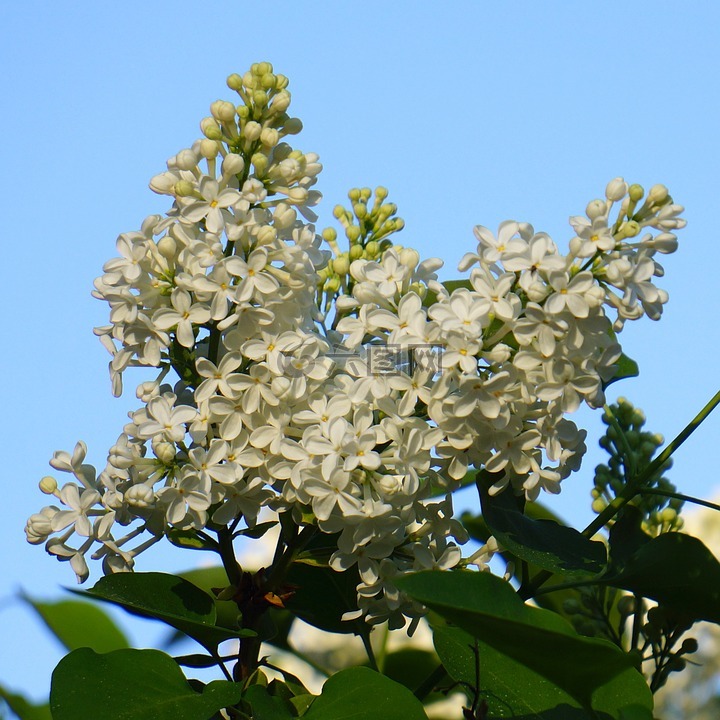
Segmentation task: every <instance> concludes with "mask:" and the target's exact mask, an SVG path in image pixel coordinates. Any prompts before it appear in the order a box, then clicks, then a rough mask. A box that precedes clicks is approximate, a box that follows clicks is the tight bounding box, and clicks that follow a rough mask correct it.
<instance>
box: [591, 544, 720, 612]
mask: <svg viewBox="0 0 720 720" xmlns="http://www.w3.org/2000/svg"><path fill="white" fill-rule="evenodd" d="M602 580H603V582H605V583H607V584H608V585H612V586H613V587H619V588H623V589H624V590H629V591H630V592H632V593H636V594H637V595H641V596H642V597H647V598H651V599H653V600H656V601H657V602H658V603H660V604H661V605H664V606H667V607H670V608H673V609H674V610H676V611H677V612H680V613H682V614H683V615H685V616H687V617H688V618H689V619H692V620H708V621H709V622H714V623H719V624H720V563H719V562H718V561H717V559H716V558H715V556H714V555H713V554H712V552H710V550H709V549H708V548H707V547H706V546H705V545H704V544H703V543H702V542H701V541H700V540H698V538H696V537H693V536H692V535H685V534H684V533H679V532H670V533H663V534H662V535H658V537H656V538H653V539H651V540H650V541H649V542H646V543H644V544H642V545H640V547H639V548H638V549H637V550H636V551H635V552H634V553H633V554H632V555H631V556H630V557H627V558H625V560H624V562H623V564H622V566H621V569H620V570H619V571H617V572H615V573H612V574H610V575H608V576H607V577H605V578H603V579H602Z"/></svg>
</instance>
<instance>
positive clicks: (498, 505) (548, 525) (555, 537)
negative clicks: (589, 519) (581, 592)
mask: <svg viewBox="0 0 720 720" xmlns="http://www.w3.org/2000/svg"><path fill="white" fill-rule="evenodd" d="M477 477H478V479H477V486H478V491H479V493H480V503H481V505H482V511H483V520H484V521H485V523H487V526H488V529H489V530H490V531H491V532H492V534H493V535H494V536H495V538H496V539H497V540H498V542H499V543H500V544H501V545H502V546H503V547H505V548H506V549H507V550H508V551H510V552H511V553H512V554H513V555H515V556H516V557H518V558H520V559H521V560H525V561H527V562H529V563H531V564H533V565H534V566H536V567H538V568H542V569H543V570H549V571H550V572H553V573H558V574H561V575H564V576H566V577H568V578H570V579H581V578H587V577H592V576H594V575H599V574H600V573H601V572H603V571H604V570H605V569H606V567H607V551H606V550H605V545H604V544H603V543H601V542H596V541H593V540H590V539H589V538H587V537H585V536H584V535H583V534H582V533H580V532H578V531H577V530H575V528H571V527H567V526H565V525H560V524H558V523H556V522H554V521H552V520H533V519H532V518H530V517H528V516H527V515H526V514H525V513H524V506H525V502H524V499H522V498H517V497H516V496H515V495H514V494H513V493H512V492H511V491H509V490H506V491H505V492H501V493H499V494H498V495H492V496H491V495H489V494H488V487H489V486H490V485H491V484H492V482H493V477H492V474H491V473H488V472H487V471H484V470H481V471H480V472H478V475H477Z"/></svg>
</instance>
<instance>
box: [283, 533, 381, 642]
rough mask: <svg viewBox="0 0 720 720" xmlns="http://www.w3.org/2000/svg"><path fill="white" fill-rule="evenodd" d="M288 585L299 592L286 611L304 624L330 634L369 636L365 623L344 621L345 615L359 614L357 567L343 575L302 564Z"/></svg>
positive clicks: (292, 568) (296, 566)
mask: <svg viewBox="0 0 720 720" xmlns="http://www.w3.org/2000/svg"><path fill="white" fill-rule="evenodd" d="M336 549H337V547H336ZM286 581H287V583H288V584H289V585H292V586H294V587H295V591H294V593H293V595H292V596H291V597H290V598H289V599H288V600H286V601H285V607H286V608H287V609H288V610H289V611H290V612H291V613H292V614H293V615H296V616H297V617H299V618H300V619H301V620H304V621H305V622H306V623H309V624H310V625H313V626H314V627H317V628H320V629H321V630H326V631H328V632H335V633H355V634H357V635H360V634H362V633H367V632H368V627H367V623H365V622H363V620H362V619H358V620H342V615H343V613H346V612H350V611H352V610H357V592H356V588H357V585H358V583H359V582H360V578H359V577H358V571H357V568H356V567H352V568H350V569H349V570H346V571H345V572H342V573H339V572H335V571H334V570H333V569H332V568H329V567H320V566H315V565H308V564H306V563H300V562H298V563H293V564H292V565H291V566H290V569H289V571H288V573H287V576H286Z"/></svg>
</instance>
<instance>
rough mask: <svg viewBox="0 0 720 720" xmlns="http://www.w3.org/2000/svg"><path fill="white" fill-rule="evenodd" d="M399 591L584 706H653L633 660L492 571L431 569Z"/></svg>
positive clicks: (402, 582) (401, 582)
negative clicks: (533, 603) (535, 603)
mask: <svg viewBox="0 0 720 720" xmlns="http://www.w3.org/2000/svg"><path fill="white" fill-rule="evenodd" d="M396 582H397V585H398V587H399V588H400V589H401V590H403V591H404V592H406V593H408V594H409V595H410V596H411V597H413V598H415V599H416V600H418V601H419V602H422V603H424V604H425V605H427V606H428V607H430V608H431V609H432V610H434V611H435V612H437V613H438V614H439V615H441V616H442V617H444V618H445V619H446V620H449V621H450V622H452V623H453V624H455V625H457V626H458V627H460V628H461V629H463V630H465V631H466V632H468V633H470V634H471V635H473V636H474V637H477V638H478V639H479V640H481V641H482V642H484V643H486V644H487V645H489V646H490V647H492V648H493V649H494V650H496V651H497V652H499V653H502V654H503V655H506V656H507V657H508V658H510V659H511V660H513V661H515V662H516V663H519V664H521V665H524V666H525V667H527V668H528V669H530V670H532V671H533V672H535V673H537V674H539V675H541V676H543V677H545V678H546V679H547V680H549V681H550V682H551V683H553V684H554V685H556V686H557V687H558V688H559V689H560V690H562V691H563V692H565V693H567V694H568V695H570V696H571V697H572V698H573V699H574V700H575V701H576V702H577V703H578V704H580V705H581V706H582V707H583V708H584V709H586V710H590V709H595V710H602V711H604V712H608V713H610V716H611V717H619V710H620V708H621V707H624V706H627V705H638V706H639V707H644V708H647V709H652V696H651V694H650V690H649V688H648V687H647V684H646V683H645V680H644V679H643V677H642V676H641V675H640V674H639V673H638V672H637V671H636V670H635V669H634V667H633V661H632V659H631V658H630V657H629V656H628V655H626V654H625V653H624V652H622V651H621V650H620V649H619V648H618V647H616V646H615V645H613V644H612V643H610V642H608V641H605V640H601V639H596V638H587V637H582V636H580V635H578V634H577V633H576V632H575V630H573V628H572V626H571V625H570V624H569V623H568V622H566V621H565V620H564V619H563V618H561V617H560V616H558V615H556V614H555V613H553V612H549V611H547V610H541V609H538V608H533V607H530V606H528V605H525V604H524V603H523V602H522V600H521V599H520V598H519V597H518V595H517V594H516V593H515V591H514V590H513V588H512V586H511V585H510V584H509V583H507V582H505V581H504V580H501V579H500V578H498V577H495V576H494V575H491V574H490V573H479V572H468V571H459V572H443V571H429V572H421V573H416V574H413V575H408V576H405V577H403V578H399V579H398V580H397V581H396Z"/></svg>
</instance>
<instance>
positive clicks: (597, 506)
mask: <svg viewBox="0 0 720 720" xmlns="http://www.w3.org/2000/svg"><path fill="white" fill-rule="evenodd" d="M606 507H607V502H606V501H605V499H604V498H597V499H596V500H593V502H592V509H593V512H596V513H598V514H599V513H601V512H602V511H603V510H604V509H605V508H606Z"/></svg>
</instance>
